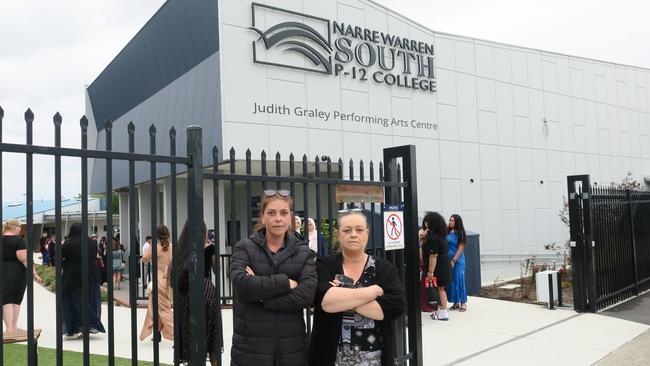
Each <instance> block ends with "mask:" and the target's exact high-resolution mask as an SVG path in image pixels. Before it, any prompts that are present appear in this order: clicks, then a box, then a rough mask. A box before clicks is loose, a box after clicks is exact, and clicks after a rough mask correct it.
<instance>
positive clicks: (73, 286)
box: [61, 224, 106, 339]
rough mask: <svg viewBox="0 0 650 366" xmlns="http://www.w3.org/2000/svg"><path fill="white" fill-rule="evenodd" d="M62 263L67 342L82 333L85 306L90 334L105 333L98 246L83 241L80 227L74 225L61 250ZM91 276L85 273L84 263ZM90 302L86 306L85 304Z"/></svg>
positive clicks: (64, 329)
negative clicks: (86, 295) (85, 295)
mask: <svg viewBox="0 0 650 366" xmlns="http://www.w3.org/2000/svg"><path fill="white" fill-rule="evenodd" d="M82 245H86V247H87V248H88V252H87V255H86V258H84V257H83V256H82ZM61 256H62V257H61V259H62V261H63V291H62V292H63V333H64V334H65V335H66V338H67V339H71V338H77V337H80V336H81V335H82V332H83V324H82V318H83V313H82V311H83V305H82V304H84V303H86V304H87V305H86V311H87V312H88V332H90V333H98V332H101V333H106V330H104V326H103V325H102V321H101V295H100V292H99V279H100V275H99V271H98V270H97V266H96V265H95V263H96V262H95V257H96V256H97V244H96V243H95V241H94V240H92V239H90V238H89V237H86V238H82V237H81V224H72V226H71V227H70V233H69V234H68V239H67V240H66V241H65V244H64V245H63V246H62V247H61ZM84 261H86V262H87V264H88V272H87V273H83V270H82V268H83V262H84ZM83 276H87V277H88V279H87V282H86V283H87V286H88V287H87V288H86V289H87V293H88V300H86V299H82V291H83V289H82V283H83V282H82V278H83ZM86 301H87V302H86Z"/></svg>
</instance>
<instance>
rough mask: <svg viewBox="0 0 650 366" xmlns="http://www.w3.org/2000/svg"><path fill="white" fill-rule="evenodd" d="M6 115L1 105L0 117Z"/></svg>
mask: <svg viewBox="0 0 650 366" xmlns="http://www.w3.org/2000/svg"><path fill="white" fill-rule="evenodd" d="M4 117H5V110H4V109H2V107H0V119H3V118H4Z"/></svg>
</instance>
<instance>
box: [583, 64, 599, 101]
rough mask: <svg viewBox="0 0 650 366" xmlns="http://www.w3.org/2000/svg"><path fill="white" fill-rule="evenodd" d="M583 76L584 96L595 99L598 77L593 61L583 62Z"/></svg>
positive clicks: (591, 99)
mask: <svg viewBox="0 0 650 366" xmlns="http://www.w3.org/2000/svg"><path fill="white" fill-rule="evenodd" d="M582 77H583V82H584V89H583V97H584V98H585V99H587V100H590V101H594V100H595V99H596V77H595V75H594V64H593V63H592V62H589V61H585V62H583V63H582Z"/></svg>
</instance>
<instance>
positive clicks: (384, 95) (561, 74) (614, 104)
mask: <svg viewBox="0 0 650 366" xmlns="http://www.w3.org/2000/svg"><path fill="white" fill-rule="evenodd" d="M649 89H650V70H648V69H643V68H639V67H632V66H626V65H619V64H613V63H608V62H603V61H597V60H591V59H585V58H580V57H574V56H568V55H562V54H557V53H553V52H547V51H540V50H535V49H530V48H523V47H517V46H511V45H506V44H502V43H497V42H491V41H484V40H479V39H474V38H468V37H462V36H456V35H451V34H445V33H439V32H435V31H432V30H430V29H427V28H425V27H423V26H421V25H420V24H417V23H415V22H413V21H411V20H409V19H407V18H405V17H403V16H401V15H400V14H397V13H395V12H393V11H391V10H390V9H387V8H385V7H383V6H381V5H378V4H376V3H374V2H372V1H367V0H323V1H306V0H295V1H279V0H278V1H270V0H269V1H260V2H251V1H249V0H220V1H217V0H183V1H181V0H169V1H167V2H166V3H165V4H164V5H163V6H162V7H161V8H160V9H159V10H158V12H156V14H154V15H153V17H152V18H151V19H150V20H149V21H148V22H147V23H146V24H145V25H144V26H143V28H142V29H141V30H140V31H139V32H138V33H137V34H136V35H135V36H134V37H133V39H132V40H131V41H130V42H129V43H128V44H127V45H126V46H125V47H124V49H123V50H122V51H121V52H120V53H119V54H118V55H117V56H115V58H114V59H113V60H112V61H111V63H110V64H108V66H107V67H106V68H105V69H104V70H103V72H101V74H100V75H99V76H98V77H97V79H96V80H95V81H93V83H92V84H91V85H90V86H89V87H88V88H87V115H88V116H89V118H90V119H91V125H93V126H96V131H92V132H91V136H92V133H94V132H96V136H95V137H96V148H98V149H103V148H104V130H103V127H104V121H106V120H113V121H114V127H113V134H114V136H113V144H114V146H113V148H114V149H115V150H121V151H127V141H128V140H127V132H126V125H127V124H128V123H129V122H130V121H133V122H134V123H135V125H136V136H137V140H136V152H142V153H147V152H148V151H149V134H148V128H149V126H150V125H151V124H152V123H155V124H156V126H157V127H158V131H159V132H160V135H161V136H166V131H168V130H169V128H170V127H172V126H174V127H175V128H176V129H177V130H178V131H179V134H178V147H179V151H178V152H177V153H178V154H179V155H184V154H185V144H186V141H185V133H184V131H185V129H186V127H187V126H188V125H192V124H195V125H200V126H201V127H202V128H203V148H204V150H205V151H204V157H211V156H212V152H211V147H212V146H213V145H216V146H217V147H218V148H219V150H220V151H221V152H224V151H225V152H227V151H229V150H230V148H231V147H234V149H235V151H236V153H237V159H238V160H243V159H244V154H245V152H246V150H247V149H250V150H251V153H252V156H253V157H254V159H259V158H255V157H259V156H260V153H261V152H262V151H266V152H267V154H269V156H271V157H273V156H275V153H276V152H280V154H281V156H282V159H283V160H288V156H289V154H290V153H294V154H296V156H297V157H302V155H303V154H306V155H307V156H308V157H309V158H310V159H313V157H315V156H317V155H318V156H323V155H326V156H330V157H332V158H338V157H341V158H342V159H343V161H349V160H350V159H353V160H354V161H359V160H360V159H362V160H363V161H370V160H372V161H375V162H378V161H381V160H382V153H383V152H382V149H383V148H385V147H390V146H399V145H409V144H412V145H415V146H416V153H417V174H418V206H419V209H420V210H421V211H426V210H437V211H440V212H441V213H443V215H445V216H448V215H450V214H452V213H459V214H461V215H462V216H463V218H464V220H465V225H466V228H467V229H469V230H471V231H473V232H477V233H480V244H481V255H482V260H483V262H484V263H483V265H482V270H483V281H484V282H489V281H492V280H494V279H495V278H497V277H498V278H501V279H502V278H506V277H512V276H519V273H520V270H519V263H520V260H521V259H522V258H525V257H528V256H531V255H539V254H542V255H549V254H551V253H549V252H548V251H545V250H544V244H548V243H552V242H557V243H564V242H565V241H566V239H567V238H568V229H567V228H566V227H565V226H564V225H563V224H562V222H560V220H559V219H558V212H559V210H560V209H561V208H562V205H563V196H566V186H567V183H566V177H567V175H573V174H590V175H591V180H592V182H597V183H598V184H601V183H602V184H604V185H608V184H609V183H610V182H612V181H617V182H618V181H620V180H621V179H622V178H623V177H624V176H625V175H626V174H627V173H628V172H631V173H632V175H633V176H634V178H636V179H637V180H639V181H641V182H644V177H645V176H650V94H649V93H648V91H649ZM92 122H94V123H92ZM180 131H183V132H182V133H181V132H180ZM161 138H162V137H161ZM161 141H166V140H161ZM157 151H158V153H162V154H165V153H168V152H169V146H168V144H167V143H161V144H159V146H158V147H157ZM223 155H225V156H226V157H227V154H223V153H222V156H223ZM298 159H299V158H298ZM209 160H210V159H206V158H204V161H208V162H206V165H211V162H209ZM103 164H104V163H103V162H102V161H96V162H95V165H94V169H93V172H94V173H93V176H92V182H93V183H92V190H93V191H95V192H101V191H102V189H103V184H104V183H103V182H104V181H105V177H104V176H103V174H104V173H103V170H104V169H103ZM161 165H162V164H161ZM120 166H121V165H120V164H118V163H115V167H116V168H114V170H115V172H116V173H115V176H114V177H113V181H114V183H113V184H114V186H115V187H120V186H126V185H127V183H128V175H127V174H126V171H127V170H126V169H120ZM125 166H126V165H124V167H125ZM224 168H225V167H224ZM165 169H168V168H167V167H163V166H160V167H158V176H159V177H160V179H159V184H158V192H157V195H156V196H157V197H158V206H157V207H159V208H160V210H159V211H160V212H159V217H158V218H157V222H165V223H169V222H171V220H170V216H169V215H170V204H169V203H170V200H171V194H170V192H169V191H170V190H169V170H165ZM345 174H347V169H346V172H345ZM178 177H179V178H178V179H179V187H178V192H179V193H178V197H179V199H178V204H179V211H178V217H179V220H178V221H179V223H182V222H184V218H185V217H186V212H187V208H186V207H187V206H186V203H185V202H184V197H185V195H184V192H185V189H184V187H185V185H184V184H185V183H184V181H183V179H184V176H183V174H182V173H181V174H180V175H179V176H178ZM136 178H137V181H138V182H144V181H145V180H147V179H148V178H149V170H148V168H143V169H137V170H136ZM644 184H645V183H644ZM240 188H241V187H238V188H237V194H242V195H243V192H242V190H241V189H240ZM149 189H150V188H149V185H148V184H147V185H144V184H143V185H140V186H139V187H138V207H139V209H138V210H139V213H138V216H139V218H138V222H139V225H140V236H141V237H143V236H144V235H148V234H149V232H148V231H150V230H149V229H148V228H149V227H150V221H149V219H148V214H147V213H148V212H150V208H149V207H150V198H149V197H150V192H149ZM219 189H220V190H221V191H223V190H224V187H219ZM224 194H225V193H224ZM204 197H205V202H204V210H205V220H206V222H212V221H211V220H212V215H213V212H214V210H213V207H212V188H211V187H209V189H208V187H207V186H206V189H205V194H204ZM242 197H243V196H242ZM224 201H225V200H222V201H221V202H222V204H223V205H224V206H227V205H229V204H230V203H228V202H224ZM235 204H236V203H235ZM311 207H314V206H311ZM219 209H220V210H227V209H228V208H227V207H220V208H219ZM225 212H228V211H225ZM127 213H128V210H125V209H124V208H122V210H121V214H122V215H121V216H123V218H121V220H122V222H128V221H127V220H126V217H127ZM244 216H245V215H240V214H238V217H241V219H238V220H247V218H246V217H244ZM223 225H224V227H223V228H222V229H223V230H220V232H221V235H222V236H224V235H226V225H227V223H225V222H224V223H223ZM236 227H237V230H238V231H239V232H238V233H237V236H238V237H244V236H247V234H248V233H243V232H241V231H243V230H245V228H246V225H245V224H244V222H238V225H237V226H236ZM220 242H221V243H224V240H220ZM228 250H229V249H228V248H225V247H224V251H226V252H227V251H228Z"/></svg>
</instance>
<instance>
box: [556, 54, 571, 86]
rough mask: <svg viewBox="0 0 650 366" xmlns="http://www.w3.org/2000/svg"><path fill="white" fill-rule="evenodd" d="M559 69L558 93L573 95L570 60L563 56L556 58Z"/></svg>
mask: <svg viewBox="0 0 650 366" xmlns="http://www.w3.org/2000/svg"><path fill="white" fill-rule="evenodd" d="M555 66H556V67H557V92H558V93H559V94H563V95H570V94H571V83H570V80H571V74H570V72H569V60H568V59H567V58H566V57H563V56H557V57H556V58H555Z"/></svg>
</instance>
